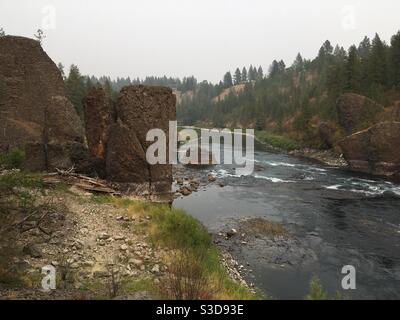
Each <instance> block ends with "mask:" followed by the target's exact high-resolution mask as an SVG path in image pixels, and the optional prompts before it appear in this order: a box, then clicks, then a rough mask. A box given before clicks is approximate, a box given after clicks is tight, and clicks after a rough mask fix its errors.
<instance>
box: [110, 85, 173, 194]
mask: <svg viewBox="0 0 400 320" xmlns="http://www.w3.org/2000/svg"><path fill="white" fill-rule="evenodd" d="M175 105H176V97H175V96H174V95H173V94H172V90H171V89H170V88H166V87H157V86H153V87H150V86H141V85H140V86H128V87H125V88H123V89H122V90H121V92H120V94H119V96H118V99H117V103H116V111H117V117H118V122H117V123H116V124H115V125H114V126H113V127H112V128H111V130H110V140H109V146H108V151H107V159H106V163H107V177H108V178H109V179H110V180H112V181H115V182H122V183H136V184H142V185H143V184H144V185H143V187H144V188H145V189H146V188H148V189H149V191H150V193H152V194H160V195H162V194H170V192H171V184H172V166H171V165H169V164H156V165H149V164H148V162H147V160H146V151H147V148H148V147H149V146H150V145H151V144H152V143H151V142H148V141H147V140H146V135H147V133H148V131H149V130H151V129H161V130H163V131H164V132H165V133H166V135H167V137H168V132H169V121H175V120H176V110H175Z"/></svg>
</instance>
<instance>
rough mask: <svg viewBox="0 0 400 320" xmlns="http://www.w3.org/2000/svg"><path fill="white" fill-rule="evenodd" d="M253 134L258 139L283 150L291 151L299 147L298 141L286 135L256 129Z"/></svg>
mask: <svg viewBox="0 0 400 320" xmlns="http://www.w3.org/2000/svg"><path fill="white" fill-rule="evenodd" d="M255 135H256V138H257V139H258V140H260V141H261V142H264V143H266V144H268V145H270V146H272V147H274V148H278V149H283V150H285V151H292V150H296V149H300V148H301V145H300V144H299V143H298V142H296V141H294V140H292V139H290V138H288V137H286V136H282V135H277V134H272V133H268V132H265V131H257V132H256V133H255Z"/></svg>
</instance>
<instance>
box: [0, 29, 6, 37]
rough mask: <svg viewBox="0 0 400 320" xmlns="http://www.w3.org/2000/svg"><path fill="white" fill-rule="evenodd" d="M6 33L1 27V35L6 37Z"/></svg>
mask: <svg viewBox="0 0 400 320" xmlns="http://www.w3.org/2000/svg"><path fill="white" fill-rule="evenodd" d="M5 35H6V33H5V32H4V29H3V28H0V37H4V36H5Z"/></svg>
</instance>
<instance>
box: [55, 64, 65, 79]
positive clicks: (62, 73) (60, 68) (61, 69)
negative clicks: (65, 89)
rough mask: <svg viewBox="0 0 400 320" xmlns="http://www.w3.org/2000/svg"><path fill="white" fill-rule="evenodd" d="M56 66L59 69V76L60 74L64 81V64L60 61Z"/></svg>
mask: <svg viewBox="0 0 400 320" xmlns="http://www.w3.org/2000/svg"><path fill="white" fill-rule="evenodd" d="M57 67H58V70H60V73H61V76H62V78H63V79H64V81H65V71H64V65H63V64H62V63H61V62H60V63H59V64H58V65H57Z"/></svg>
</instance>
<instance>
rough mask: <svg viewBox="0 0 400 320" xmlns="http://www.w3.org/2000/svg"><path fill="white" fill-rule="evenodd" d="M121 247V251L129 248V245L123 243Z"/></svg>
mask: <svg viewBox="0 0 400 320" xmlns="http://www.w3.org/2000/svg"><path fill="white" fill-rule="evenodd" d="M119 248H120V250H121V251H126V250H128V246H127V245H126V244H122V245H121V246H120V247H119Z"/></svg>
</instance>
